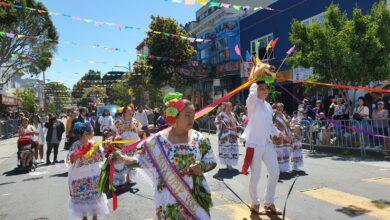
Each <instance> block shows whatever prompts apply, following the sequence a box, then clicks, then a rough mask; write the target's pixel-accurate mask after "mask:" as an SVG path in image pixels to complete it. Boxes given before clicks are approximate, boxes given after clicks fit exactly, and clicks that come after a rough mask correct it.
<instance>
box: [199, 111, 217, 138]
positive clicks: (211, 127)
mask: <svg viewBox="0 0 390 220" xmlns="http://www.w3.org/2000/svg"><path fill="white" fill-rule="evenodd" d="M214 121H215V116H208V115H205V116H203V117H201V118H200V119H199V120H198V125H199V129H200V131H203V132H208V133H209V134H210V133H216V131H217V127H216V126H215V123H214Z"/></svg>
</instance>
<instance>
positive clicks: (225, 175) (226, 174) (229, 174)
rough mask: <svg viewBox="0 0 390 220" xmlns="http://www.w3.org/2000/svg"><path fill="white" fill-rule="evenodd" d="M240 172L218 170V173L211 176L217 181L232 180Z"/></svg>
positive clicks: (235, 170)
mask: <svg viewBox="0 0 390 220" xmlns="http://www.w3.org/2000/svg"><path fill="white" fill-rule="evenodd" d="M240 174H241V172H240V171H238V170H237V169H233V170H229V169H226V168H224V169H219V170H218V172H217V173H216V174H215V175H214V176H213V178H214V179H217V180H219V181H223V180H224V179H232V178H233V177H235V176H237V175H240Z"/></svg>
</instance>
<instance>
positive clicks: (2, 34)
mask: <svg viewBox="0 0 390 220" xmlns="http://www.w3.org/2000/svg"><path fill="white" fill-rule="evenodd" d="M0 37H7V38H10V39H12V38H29V39H35V38H37V37H38V36H31V35H23V34H14V33H8V32H4V31H0ZM47 40H48V41H50V42H55V43H62V44H65V45H74V46H77V47H91V48H98V49H103V50H106V51H110V52H123V53H127V54H131V55H136V56H139V57H142V58H144V59H146V58H148V59H152V60H157V61H170V62H183V61H182V60H178V59H173V58H170V57H162V56H154V55H149V54H147V53H136V52H134V51H131V50H130V49H122V48H116V47H108V46H105V45H102V44H93V45H90V46H86V45H84V44H80V43H77V42H74V41H68V40H65V41H59V40H52V39H47ZM22 58H24V57H22ZM187 62H188V64H189V65H190V66H197V65H198V61H196V60H190V61H187ZM103 64H104V63H103Z"/></svg>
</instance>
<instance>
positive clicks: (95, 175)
mask: <svg viewBox="0 0 390 220" xmlns="http://www.w3.org/2000/svg"><path fill="white" fill-rule="evenodd" d="M74 133H75V134H77V136H78V137H79V140H78V141H76V142H74V143H73V144H72V147H71V148H70V150H69V153H68V156H67V158H66V163H67V165H68V167H69V170H68V176H69V177H68V184H69V191H70V192H69V194H70V204H69V208H70V211H71V212H72V214H73V215H75V216H77V217H80V218H82V219H83V220H86V219H88V216H93V218H92V219H93V220H97V216H98V215H103V214H108V213H109V210H108V205H107V203H108V202H107V197H106V195H105V194H104V193H103V194H100V193H99V191H98V183H99V176H100V167H101V165H102V164H103V160H104V154H103V151H102V149H101V148H100V147H99V148H98V149H97V150H96V151H94V152H93V153H92V155H91V156H90V157H85V156H84V155H82V154H79V152H80V151H83V150H84V149H86V147H87V146H90V147H91V148H93V144H94V143H93V142H92V140H91V139H92V137H93V134H94V133H93V127H92V126H91V124H90V123H89V122H86V123H83V122H76V123H75V124H74Z"/></svg>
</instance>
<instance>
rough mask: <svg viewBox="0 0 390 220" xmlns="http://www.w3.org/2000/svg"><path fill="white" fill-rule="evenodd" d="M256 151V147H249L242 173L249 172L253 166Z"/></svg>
mask: <svg viewBox="0 0 390 220" xmlns="http://www.w3.org/2000/svg"><path fill="white" fill-rule="evenodd" d="M254 153H255V149H254V148H252V147H247V148H246V152H245V159H244V164H243V165H242V170H241V173H242V174H244V175H246V174H247V173H248V169H249V167H250V166H251V163H252V159H253V154H254Z"/></svg>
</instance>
